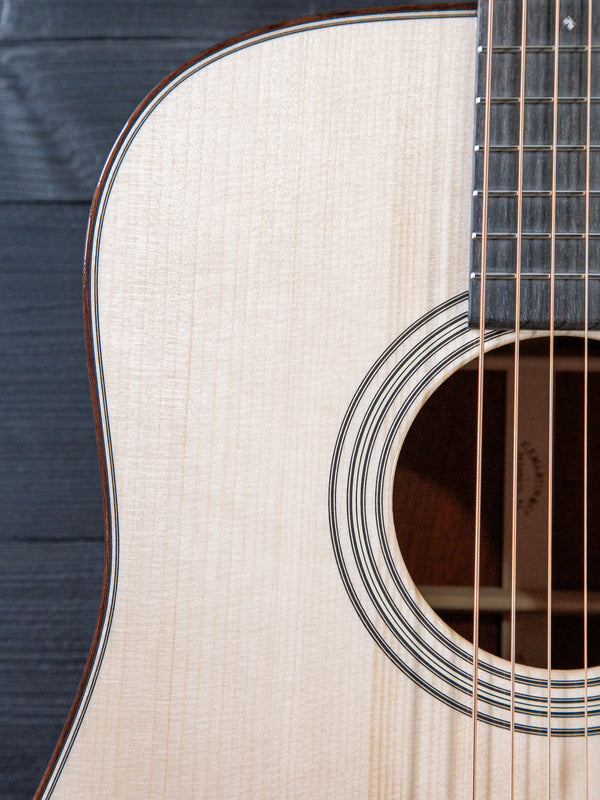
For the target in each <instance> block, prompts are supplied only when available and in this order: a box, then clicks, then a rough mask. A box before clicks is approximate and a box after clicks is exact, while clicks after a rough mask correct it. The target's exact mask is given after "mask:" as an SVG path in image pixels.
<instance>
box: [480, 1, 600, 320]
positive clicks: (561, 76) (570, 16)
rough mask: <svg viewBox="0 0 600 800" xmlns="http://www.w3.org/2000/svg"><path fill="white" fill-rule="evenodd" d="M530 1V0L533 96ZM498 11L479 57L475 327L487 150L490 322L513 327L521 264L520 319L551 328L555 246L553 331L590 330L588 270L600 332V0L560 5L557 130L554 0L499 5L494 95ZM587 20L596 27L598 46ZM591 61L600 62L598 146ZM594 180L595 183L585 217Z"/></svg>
mask: <svg viewBox="0 0 600 800" xmlns="http://www.w3.org/2000/svg"><path fill="white" fill-rule="evenodd" d="M522 2H525V3H526V28H525V58H524V70H525V80H524V92H523V96H521V91H522V87H521V64H522V33H523V31H522ZM488 11H489V0H483V2H480V17H479V47H478V53H477V100H476V132H475V170H474V193H473V228H472V230H473V233H472V257H471V277H470V304H469V321H470V324H471V325H472V326H478V325H479V317H480V309H479V307H480V285H481V273H482V244H483V235H484V227H485V226H484V223H483V208H484V191H485V186H484V159H485V153H486V150H487V152H488V158H489V161H488V181H487V183H488V187H487V237H486V240H487V254H486V291H485V295H486V297H485V327H486V328H507V329H511V328H514V327H515V298H516V291H515V289H516V280H517V278H516V276H517V274H518V266H517V262H518V261H519V262H520V287H521V291H520V313H519V318H520V326H521V327H522V328H528V329H539V330H547V329H548V328H549V327H550V319H551V317H550V298H551V291H550V283H551V277H550V276H551V272H552V252H554V280H555V284H554V286H555V289H554V327H555V328H556V329H564V330H581V329H583V328H584V320H585V314H584V309H585V283H586V281H585V278H584V276H585V274H586V269H587V271H588V275H589V280H588V282H587V283H588V287H589V288H588V309H589V312H588V324H589V327H590V328H600V0H593V2H590V0H561V2H560V17H559V23H560V24H559V37H558V89H557V93H556V94H557V103H556V105H557V125H556V136H554V127H555V126H554V102H555V90H554V85H555V61H554V59H555V55H554V52H555V51H554V46H555V2H554V0H494V4H493V41H492V48H491V49H492V58H491V91H490V97H489V98H488V97H486V87H487V83H488V82H487V80H486V70H487V65H488V53H487V39H488V30H487V26H488ZM588 24H591V26H592V46H591V49H590V48H589V47H588ZM588 58H590V59H591V82H590V102H589V109H590V115H591V117H590V136H589V142H588V137H587V128H588V125H587V114H588ZM488 102H489V103H490V114H489V130H488V136H487V137H486V124H485V119H486V104H487V103H488ZM521 103H523V109H524V114H523V126H521V114H520V109H521ZM554 143H556V161H555V166H554V164H553V149H554ZM521 148H522V159H520V157H519V150H520V149H521ZM588 150H589V154H588ZM588 172H589V180H588ZM520 176H521V177H520ZM586 187H589V208H588V210H587V213H586ZM519 188H520V190H521V191H519ZM553 207H554V208H555V224H554V235H553V233H552V210H553ZM519 215H520V219H519ZM586 218H588V220H589V221H588V223H587V225H586ZM519 229H520V236H519V235H518V231H519ZM519 239H520V246H519ZM586 252H587V256H586Z"/></svg>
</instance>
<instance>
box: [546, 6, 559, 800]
mask: <svg viewBox="0 0 600 800" xmlns="http://www.w3.org/2000/svg"><path fill="white" fill-rule="evenodd" d="M559 54H560V0H555V5H554V81H553V83H554V86H553V96H552V192H551V198H552V200H551V202H552V209H551V223H550V314H549V317H550V320H549V331H548V333H549V339H550V341H549V358H548V511H547V519H548V527H547V553H548V555H547V574H546V581H547V583H546V586H547V599H546V604H547V608H546V619H547V625H546V670H547V694H548V702H547V730H546V736H547V780H548V788H547V797H548V800H551V797H552V525H553V507H552V504H553V491H554V294H555V273H556V164H557V157H556V156H557V153H556V147H557V144H558V67H559Z"/></svg>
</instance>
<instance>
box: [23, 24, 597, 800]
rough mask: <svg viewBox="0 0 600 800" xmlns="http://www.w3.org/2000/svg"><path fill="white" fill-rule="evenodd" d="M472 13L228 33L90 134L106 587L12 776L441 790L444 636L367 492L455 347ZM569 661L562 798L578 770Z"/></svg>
mask: <svg viewBox="0 0 600 800" xmlns="http://www.w3.org/2000/svg"><path fill="white" fill-rule="evenodd" d="M476 26H477V22H476V17H475V15H474V12H473V11H472V10H465V11H461V10H456V9H455V10H451V11H444V12H440V11H436V12H409V13H397V14H383V15H372V16H367V17H360V16H350V17H340V18H338V19H333V20H317V21H313V22H308V23H305V24H299V25H298V26H295V27H290V28H283V29H282V28H278V29H274V30H270V31H267V32H264V33H261V34H258V35H256V36H254V37H252V38H249V39H242V40H239V41H235V42H233V43H230V44H228V45H226V46H225V47H223V48H221V49H216V50H214V51H212V52H209V53H208V54H205V55H204V56H203V57H202V58H201V59H199V60H197V61H195V62H193V63H192V64H190V65H188V66H187V67H186V68H183V69H182V71H180V72H179V73H177V75H175V76H173V77H171V79H169V80H168V81H167V82H166V83H165V84H164V85H163V86H162V87H159V89H158V90H157V91H156V92H155V93H154V94H153V95H152V96H151V97H150V98H149V99H148V100H147V101H146V102H145V103H144V104H143V106H141V107H140V109H138V111H137V112H136V115H135V116H134V117H133V119H132V120H131V121H130V123H129V125H128V127H127V128H126V129H125V131H124V133H123V135H122V137H121V139H120V140H119V142H118V143H117V145H116V147H115V150H114V151H113V153H112V155H111V157H110V159H109V162H108V164H107V167H106V169H105V173H104V175H103V177H102V181H101V184H100V186H99V189H98V192H97V195H96V199H95V203H94V209H93V215H92V224H91V226H90V233H89V242H88V258H87V284H86V286H87V289H86V292H87V301H88V302H89V305H90V308H89V344H90V355H91V359H92V363H93V382H94V383H95V392H96V396H97V411H98V418H97V419H98V425H99V428H100V438H101V455H102V458H103V459H104V463H105V475H106V486H105V490H106V508H107V526H108V549H109V555H108V567H107V579H106V587H105V588H106V591H105V605H104V609H103V613H102V617H101V620H100V624H99V629H98V633H97V641H96V644H95V649H94V652H93V654H92V657H91V660H90V664H89V666H88V671H87V675H86V678H85V681H84V683H83V684H82V690H81V693H80V696H79V698H78V701H77V704H76V707H75V708H74V712H73V715H72V718H71V720H70V722H69V726H68V728H67V729H66V731H65V734H64V736H63V739H62V741H61V743H60V745H59V748H58V749H57V752H56V754H55V756H54V758H53V762H52V764H51V766H50V768H49V770H48V773H47V774H46V776H45V779H44V783H43V785H42V787H41V788H40V791H39V795H38V796H39V797H43V798H50V797H52V798H53V800H58V798H69V800H73V798H82V799H84V798H85V800H89V798H94V800H100V799H101V798H102V799H105V800H115V798H119V799H121V798H122V799H125V798H127V800H130V799H131V798H144V799H145V800H146V799H147V798H163V797H165V798H166V797H169V798H219V800H225V798H232V799H233V798H242V797H244V798H257V799H258V798H260V800H266V798H273V800H277V799H279V798H290V799H291V798H306V800H308V798H331V799H332V800H339V798H342V797H344V798H419V800H425V798H431V799H432V800H433V799H434V798H436V800H437V798H441V797H444V798H467V797H470V791H471V789H470V787H471V761H472V719H471V716H470V712H469V709H470V708H471V707H472V703H471V697H470V691H471V689H470V685H469V681H468V676H469V675H470V674H472V664H471V663H470V662H471V660H472V647H471V645H470V644H469V643H467V642H466V641H464V640H463V639H461V638H460V637H459V636H458V635H457V634H456V633H454V632H453V631H451V630H450V629H449V628H448V627H447V626H446V625H445V624H444V623H443V622H442V621H441V620H440V619H439V618H438V617H437V616H436V615H435V614H434V612H433V611H431V610H430V609H429V608H428V607H427V606H426V604H425V602H424V600H423V599H422V598H421V596H420V595H419V593H418V591H417V590H416V588H415V587H414V585H413V584H412V581H411V579H410V576H409V575H408V573H407V571H406V568H405V567H404V564H403V561H402V555H401V553H400V551H399V548H398V545H397V543H396V538H395V535H394V528H393V522H392V514H391V500H390V495H391V482H392V479H393V468H394V463H395V460H396V457H397V455H398V452H399V451H400V448H401V445H402V439H403V436H404V435H405V433H406V430H407V429H408V427H409V425H410V423H411V421H412V419H414V416H415V414H416V413H417V411H418V408H419V407H420V406H421V405H422V403H423V402H424V401H425V399H426V397H427V396H428V395H429V394H431V392H432V391H433V390H434V389H435V387H436V386H438V385H439V384H440V383H441V382H442V381H443V380H444V378H445V377H447V376H448V375H449V374H450V373H451V372H453V371H454V370H455V369H457V368H458V366H460V365H461V364H462V363H464V362H465V361H467V360H468V359H470V358H471V357H473V356H474V355H475V354H476V346H477V344H476V338H477V334H476V332H472V331H468V330H467V327H466V322H465V310H466V300H465V298H464V290H465V288H466V285H467V280H468V270H469V247H470V224H471V222H470V214H471V210H470V209H471V180H472V156H473V144H472V139H473V120H474V111H473V91H474V68H475V58H474V53H475V49H476ZM500 341H503V340H502V338H501V337H500V338H498V339H497V340H496V343H498V342H500ZM388 389H389V393H390V394H389V397H388V395H387V394H386V392H388ZM409 397H410V402H409V401H408V399H407V398H409ZM368 431H372V433H369V434H368V437H367V438H364V437H365V436H367V433H368ZM369 437H370V438H369ZM483 656H484V657H483V658H482V660H483V662H484V666H483V667H482V668H481V669H480V678H481V680H482V685H483V686H484V688H482V690H481V694H480V707H479V713H480V722H479V724H478V797H480V798H501V797H506V796H507V788H506V787H507V783H508V779H509V764H510V734H509V732H508V730H507V729H506V725H507V720H508V716H509V711H508V708H509V706H508V704H507V703H508V701H507V699H506V681H507V677H506V672H507V670H508V665H507V664H506V662H504V661H501V660H500V659H499V658H496V657H493V656H489V657H488V656H487V654H483ZM519 670H520V672H519V675H520V679H519V680H520V683H519V686H520V687H521V688H520V691H521V695H522V700H520V701H519V702H520V703H521V705H522V706H523V708H521V709H520V710H519V711H518V715H517V717H518V719H517V728H518V730H517V733H516V734H515V741H516V754H515V757H516V762H515V765H516V766H515V769H516V794H515V796H517V797H521V798H525V797H527V798H534V797H541V796H542V795H543V793H544V791H545V785H546V752H547V738H546V737H545V735H544V729H545V728H544V726H545V719H544V714H545V702H546V700H545V697H544V691H545V690H544V685H543V680H544V673H543V671H541V670H535V669H533V668H519ZM590 676H591V678H594V679H597V677H598V676H597V673H596V672H595V671H590ZM561 677H562V678H564V679H565V681H564V684H565V685H564V688H563V687H562V684H560V680H561ZM572 677H573V676H572V675H571V673H568V674H567V673H565V675H563V676H561V675H560V674H558V675H557V681H558V683H559V684H560V685H558V688H557V690H556V691H557V697H558V698H559V700H560V698H561V697H562V698H564V703H565V708H567V712H566V714H565V721H564V724H563V722H560V724H559V727H560V730H558V731H557V735H556V736H553V737H552V748H553V749H552V770H553V788H554V790H555V792H556V793H555V794H553V797H554V796H555V797H560V798H581V797H582V796H583V794H582V787H583V768H582V764H583V755H584V738H583V737H582V736H581V727H582V723H581V719H580V716H581V713H580V712H581V695H582V689H581V680H580V679H581V676H580V675H579V674H577V675H576V676H575V678H576V679H573V681H572V683H573V686H574V687H575V688H573V686H572V685H571V683H570V682H569V681H570V679H571V678H572ZM578 681H579V682H578ZM523 698H524V699H523ZM573 698H575V699H573ZM553 699H554V698H553ZM569 704H570V705H569ZM574 704H575V705H574ZM577 704H579V705H577ZM575 706H577V708H575ZM571 708H573V711H572V713H571V712H570V711H569V709H571ZM589 748H590V754H591V758H590V768H589V769H590V782H591V783H590V785H591V786H593V785H598V783H596V784H594V781H598V780H600V775H598V774H597V773H598V771H599V766H598V765H599V761H600V760H599V759H598V757H597V750H598V746H597V737H595V736H590V738H589Z"/></svg>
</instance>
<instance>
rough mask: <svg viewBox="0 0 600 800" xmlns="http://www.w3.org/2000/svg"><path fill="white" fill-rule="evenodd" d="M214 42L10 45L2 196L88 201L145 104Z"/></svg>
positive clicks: (0, 90) (3, 90)
mask: <svg viewBox="0 0 600 800" xmlns="http://www.w3.org/2000/svg"><path fill="white" fill-rule="evenodd" d="M207 45H208V41H207V40H205V39H203V38H199V39H197V40H194V41H193V42H192V41H190V40H186V41H184V42H174V41H167V42H155V41H142V42H136V41H100V42H97V41H88V42H68V43H62V44H61V45H56V44H48V43H43V44H39V43H38V44H28V45H5V46H4V55H3V58H2V61H1V62H0V70H1V73H2V74H1V75H0V106H1V107H2V108H3V109H4V111H3V116H4V124H3V126H2V129H1V130H0V175H2V181H1V182H0V200H60V201H61V202H64V201H82V200H83V201H87V202H89V201H90V200H91V197H92V194H93V191H94V188H95V186H96V182H97V181H98V177H99V175H100V172H101V170H102V165H103V163H104V161H105V159H106V157H107V155H108V153H109V151H110V148H111V146H112V144H113V142H114V140H115V139H116V137H117V136H118V134H119V131H120V130H121V128H122V127H123V125H124V124H125V122H126V121H127V119H128V118H129V116H130V115H131V114H132V112H133V111H134V109H135V108H136V106H137V105H138V103H139V102H140V101H141V100H142V99H143V98H144V97H145V95H146V94H147V93H148V92H149V91H150V90H151V89H152V88H153V87H154V86H155V85H156V84H157V83H158V82H159V81H160V80H162V78H163V77H164V76H165V75H166V74H168V73H170V72H172V70H173V69H175V68H176V67H177V66H179V65H180V64H181V63H182V62H184V61H186V60H187V59H189V58H191V57H192V56H194V55H195V54H196V53H197V52H199V51H200V50H202V49H203V48H205V47H206V46H207Z"/></svg>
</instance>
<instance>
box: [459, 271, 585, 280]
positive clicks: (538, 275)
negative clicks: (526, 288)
mask: <svg viewBox="0 0 600 800" xmlns="http://www.w3.org/2000/svg"><path fill="white" fill-rule="evenodd" d="M516 277H517V276H516V275H515V274H514V272H492V273H486V276H485V279H486V281H494V280H501V281H506V280H516ZM519 277H520V279H521V280H522V281H533V280H538V281H539V280H541V279H544V280H549V279H550V273H549V272H521V274H520V276H519ZM471 278H472V279H473V280H481V273H480V272H472V273H471ZM588 278H589V279H590V280H600V273H595V274H593V275H588ZM554 279H555V280H557V281H583V280H585V275H582V274H581V273H578V274H571V273H570V272H555V273H554Z"/></svg>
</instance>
